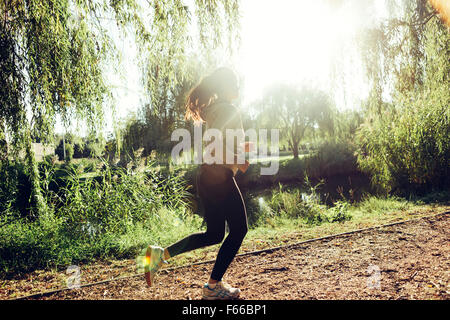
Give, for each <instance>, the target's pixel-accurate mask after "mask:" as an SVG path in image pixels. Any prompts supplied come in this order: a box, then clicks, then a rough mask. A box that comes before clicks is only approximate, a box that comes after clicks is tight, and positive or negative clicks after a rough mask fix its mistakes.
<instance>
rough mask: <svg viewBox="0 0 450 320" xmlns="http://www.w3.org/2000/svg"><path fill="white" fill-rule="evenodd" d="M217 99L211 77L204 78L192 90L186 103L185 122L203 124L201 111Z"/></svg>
mask: <svg viewBox="0 0 450 320" xmlns="http://www.w3.org/2000/svg"><path fill="white" fill-rule="evenodd" d="M216 98H217V94H216V92H215V90H214V85H213V81H212V79H211V76H207V77H204V78H203V79H202V81H201V82H200V83H199V84H198V85H197V86H195V87H194V88H192V90H191V91H190V92H189V95H188V97H187V101H186V114H185V116H184V118H185V119H186V120H189V119H192V120H193V121H194V122H204V121H205V120H204V118H203V115H202V113H203V109H204V108H206V107H208V106H210V105H211V104H212V103H213V102H214V101H215V100H216Z"/></svg>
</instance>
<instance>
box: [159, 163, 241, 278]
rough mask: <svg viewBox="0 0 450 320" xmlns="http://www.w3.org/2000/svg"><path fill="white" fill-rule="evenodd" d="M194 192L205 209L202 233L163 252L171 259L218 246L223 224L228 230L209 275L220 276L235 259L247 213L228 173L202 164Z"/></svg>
mask: <svg viewBox="0 0 450 320" xmlns="http://www.w3.org/2000/svg"><path fill="white" fill-rule="evenodd" d="M197 181H198V183H197V187H198V191H199V195H200V198H201V201H202V203H203V206H204V209H205V221H206V227H207V229H206V232H200V233H194V234H191V235H190V236H187V237H186V238H184V239H182V240H180V241H178V242H176V243H174V244H173V245H171V246H170V247H168V248H167V250H168V251H169V254H170V256H171V257H173V256H176V255H177V254H180V253H183V252H187V251H191V250H194V249H197V248H202V247H206V246H210V245H213V244H217V243H220V242H221V241H222V240H223V238H224V236H225V221H226V222H227V223H228V228H229V230H230V232H229V234H228V236H227V238H226V239H225V241H224V242H223V244H222V246H221V247H220V249H219V253H218V254H217V259H216V263H215V264H214V268H213V270H212V273H211V278H212V279H214V280H218V281H220V280H222V276H223V275H224V273H225V271H226V270H227V268H228V266H229V265H230V263H231V261H233V258H234V257H235V255H236V253H237V252H238V250H239V247H240V246H241V244H242V240H244V237H245V235H246V233H247V230H248V226H247V212H246V210H245V204H244V199H243V198H242V194H241V191H240V190H239V187H238V185H237V183H236V180H235V179H234V175H233V172H232V171H231V169H229V168H226V167H224V166H221V165H215V164H212V165H207V164H203V165H201V167H200V172H199V176H198V180H197Z"/></svg>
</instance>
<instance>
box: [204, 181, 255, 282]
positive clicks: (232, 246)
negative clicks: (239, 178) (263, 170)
mask: <svg viewBox="0 0 450 320" xmlns="http://www.w3.org/2000/svg"><path fill="white" fill-rule="evenodd" d="M230 183H231V184H232V189H231V192H230V193H229V195H228V197H227V199H226V201H225V202H224V204H223V205H224V210H225V211H224V215H225V219H226V221H227V223H228V227H229V229H230V232H229V234H228V236H227V238H226V239H225V241H224V242H223V244H222V246H221V247H220V249H219V253H218V254H217V259H216V262H215V264H214V268H213V270H212V273H211V279H212V280H215V281H220V280H222V276H223V275H224V273H225V271H226V270H227V268H228V266H229V265H230V264H231V262H232V261H233V259H234V257H235V256H236V253H237V252H238V250H239V248H240V246H241V244H242V241H243V240H244V237H245V235H246V234H247V231H248V225H247V212H246V210H245V203H244V199H243V198H242V194H241V191H240V190H239V187H238V185H237V183H236V180H235V179H234V177H233V178H232V181H231V182H230Z"/></svg>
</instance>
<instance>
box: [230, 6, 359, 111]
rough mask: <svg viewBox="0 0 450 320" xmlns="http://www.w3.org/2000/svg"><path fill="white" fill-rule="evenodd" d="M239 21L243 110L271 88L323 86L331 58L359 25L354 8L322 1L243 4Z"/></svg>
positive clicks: (340, 49)
mask: <svg viewBox="0 0 450 320" xmlns="http://www.w3.org/2000/svg"><path fill="white" fill-rule="evenodd" d="M242 17H243V18H242V24H241V37H242V46H241V56H240V59H239V62H238V64H239V67H238V68H239V70H240V72H241V74H242V75H243V78H244V81H243V83H244V90H243V100H244V104H245V103H246V102H250V101H252V100H254V99H257V98H258V97H259V96H260V95H261V92H262V90H263V89H264V88H265V87H266V86H268V85H270V84H271V83H273V82H287V83H294V84H301V83H311V82H313V83H315V84H317V85H319V86H326V85H327V83H328V82H329V80H330V79H329V78H330V71H331V67H332V65H331V63H332V62H333V58H334V57H335V56H336V55H337V54H341V53H342V48H341V45H342V43H343V42H345V41H348V40H349V39H350V38H351V37H352V36H353V35H354V34H355V30H357V27H358V24H359V23H360V17H359V16H358V10H355V7H352V6H345V7H339V8H338V9H336V8H333V7H331V6H329V5H327V3H326V2H324V1H300V0H295V1H288V0H278V1H269V0H258V2H254V1H244V2H243V3H242ZM355 81H356V80H355Z"/></svg>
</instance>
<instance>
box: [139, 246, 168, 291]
mask: <svg viewBox="0 0 450 320" xmlns="http://www.w3.org/2000/svg"><path fill="white" fill-rule="evenodd" d="M144 259H145V262H144V272H145V280H146V281H147V284H148V286H149V287H151V286H152V284H153V279H154V278H155V276H156V274H157V273H158V270H159V268H161V266H162V264H163V263H167V261H165V260H164V249H163V248H161V247H158V246H152V245H150V246H148V247H147V250H146V252H145V258H144Z"/></svg>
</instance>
